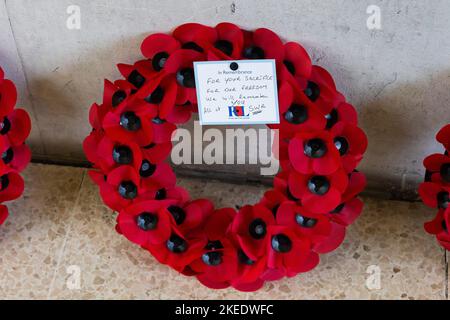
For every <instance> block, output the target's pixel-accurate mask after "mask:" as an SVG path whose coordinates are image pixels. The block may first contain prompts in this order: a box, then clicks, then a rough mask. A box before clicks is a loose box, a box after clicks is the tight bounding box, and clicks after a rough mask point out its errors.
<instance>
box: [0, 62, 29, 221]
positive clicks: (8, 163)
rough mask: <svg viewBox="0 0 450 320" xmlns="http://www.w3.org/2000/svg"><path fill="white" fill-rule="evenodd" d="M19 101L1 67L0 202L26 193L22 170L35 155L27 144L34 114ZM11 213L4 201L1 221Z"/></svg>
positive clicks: (1, 209) (0, 216)
mask: <svg viewBox="0 0 450 320" xmlns="http://www.w3.org/2000/svg"><path fill="white" fill-rule="evenodd" d="M16 101H17V90H16V86H15V85H14V83H13V82H12V81H11V80H8V79H5V77H4V72H3V70H2V68H0V149H1V150H0V152H1V158H2V159H1V161H0V203H3V202H5V201H10V200H14V199H17V198H18V197H20V195H21V194H22V193H23V189H24V181H23V179H22V177H21V176H20V172H21V171H22V170H23V169H25V167H26V166H27V165H28V163H29V162H30V159H31V151H30V149H29V148H28V146H27V145H25V139H26V138H27V137H28V135H29V134H30V130H31V121H30V117H29V116H28V113H27V112H26V111H25V110H23V109H14V107H15V105H16ZM7 217H8V207H7V206H5V205H3V204H0V225H2V224H3V223H4V222H5V220H6V218H7Z"/></svg>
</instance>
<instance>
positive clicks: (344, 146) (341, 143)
mask: <svg viewBox="0 0 450 320" xmlns="http://www.w3.org/2000/svg"><path fill="white" fill-rule="evenodd" d="M334 145H335V147H336V149H338V151H339V154H340V155H341V156H343V155H344V154H346V153H347V151H348V147H349V144H348V140H347V139H345V138H344V137H336V138H334Z"/></svg>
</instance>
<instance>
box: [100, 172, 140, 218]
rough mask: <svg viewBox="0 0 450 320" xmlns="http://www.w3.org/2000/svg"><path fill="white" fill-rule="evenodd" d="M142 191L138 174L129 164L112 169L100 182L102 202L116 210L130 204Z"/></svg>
mask: <svg viewBox="0 0 450 320" xmlns="http://www.w3.org/2000/svg"><path fill="white" fill-rule="evenodd" d="M144 193H145V190H144V189H143V188H141V186H140V179H139V174H138V173H137V171H136V170H135V169H134V168H133V167H132V166H129V165H122V166H120V167H117V168H115V169H113V170H112V171H110V172H109V173H108V175H107V176H106V180H105V181H104V182H103V183H101V184H100V195H101V196H102V199H103V202H105V204H106V205H107V206H108V207H110V208H111V209H112V210H116V211H119V210H121V209H122V208H125V207H126V206H128V205H131V204H132V203H133V202H135V201H136V200H137V199H139V196H141V195H142V194H144Z"/></svg>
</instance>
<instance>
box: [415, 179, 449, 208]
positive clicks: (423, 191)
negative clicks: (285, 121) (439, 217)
mask: <svg viewBox="0 0 450 320" xmlns="http://www.w3.org/2000/svg"><path fill="white" fill-rule="evenodd" d="M449 194H450V186H446V185H441V184H438V183H434V182H423V183H422V184H421V185H420V186H419V195H420V197H421V198H422V201H423V203H425V204H426V205H427V206H429V207H431V208H439V209H447V208H448V207H450V206H449V204H450V197H449Z"/></svg>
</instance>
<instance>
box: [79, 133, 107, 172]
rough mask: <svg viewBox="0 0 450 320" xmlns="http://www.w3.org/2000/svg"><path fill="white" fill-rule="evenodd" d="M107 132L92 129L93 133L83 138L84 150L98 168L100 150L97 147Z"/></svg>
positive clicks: (89, 159)
mask: <svg viewBox="0 0 450 320" xmlns="http://www.w3.org/2000/svg"><path fill="white" fill-rule="evenodd" d="M104 137H105V134H104V133H103V132H101V131H100V130H96V129H92V131H91V133H90V134H89V135H88V136H87V137H86V138H85V139H84V140H83V152H84V155H85V156H86V158H87V159H88V161H89V162H90V163H91V164H92V165H93V166H94V168H98V152H97V148H98V145H99V144H100V141H101V140H102V139H103V138H104Z"/></svg>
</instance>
